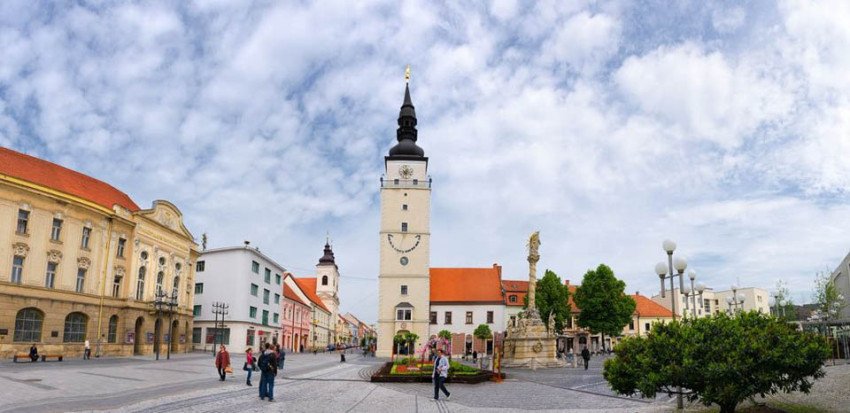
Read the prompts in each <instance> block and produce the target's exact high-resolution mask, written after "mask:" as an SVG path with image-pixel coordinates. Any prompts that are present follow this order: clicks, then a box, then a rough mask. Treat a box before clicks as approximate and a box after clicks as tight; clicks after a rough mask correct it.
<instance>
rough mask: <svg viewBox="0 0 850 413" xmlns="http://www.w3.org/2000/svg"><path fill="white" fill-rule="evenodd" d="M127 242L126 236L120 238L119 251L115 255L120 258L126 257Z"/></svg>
mask: <svg viewBox="0 0 850 413" xmlns="http://www.w3.org/2000/svg"><path fill="white" fill-rule="evenodd" d="M126 244H127V240H126V239H124V238H118V251H116V252H115V256H116V257H119V258H124V245H126Z"/></svg>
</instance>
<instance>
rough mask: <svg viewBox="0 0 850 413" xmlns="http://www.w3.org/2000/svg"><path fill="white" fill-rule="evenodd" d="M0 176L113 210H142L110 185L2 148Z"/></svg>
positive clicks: (0, 151) (0, 150) (0, 149)
mask: <svg viewBox="0 0 850 413" xmlns="http://www.w3.org/2000/svg"><path fill="white" fill-rule="evenodd" d="M0 175H6V176H10V177H13V178H17V179H21V180H24V181H27V182H30V183H33V184H37V185H41V186H45V187H48V188H51V189H54V190H57V191H59V192H64V193H66V194H68V195H73V196H76V197H78V198H82V199H85V200H87V201H90V202H93V203H95V204H98V205H100V206H102V207H105V208H107V209H112V206H113V205H115V204H118V205H121V206H122V207H124V208H126V209H128V210H130V211H133V212H135V211H138V210H139V209H140V208H139V206H138V205H136V203H135V202H133V200H132V199H130V197H129V196H127V194H125V193H123V192H121V191H119V190H117V189H115V188H114V187H112V186H111V185H109V184H107V183H106V182H103V181H99V180H97V179H94V178H92V177H90V176H87V175H83V174H81V173H79V172H77V171H72V170H70V169H68V168H65V167H64V166H60V165H57V164H55V163H52V162H48V161H45V160H43V159H38V158H35V157H32V156H29V155H25V154H22V153H20V152H15V151H13V150H11V149H7V148H2V147H0Z"/></svg>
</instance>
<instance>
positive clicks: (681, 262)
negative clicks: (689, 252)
mask: <svg viewBox="0 0 850 413" xmlns="http://www.w3.org/2000/svg"><path fill="white" fill-rule="evenodd" d="M673 268H675V269H676V271H679V272H684V271H685V268H688V260H686V259H684V258H682V257H676V259H675V260H673Z"/></svg>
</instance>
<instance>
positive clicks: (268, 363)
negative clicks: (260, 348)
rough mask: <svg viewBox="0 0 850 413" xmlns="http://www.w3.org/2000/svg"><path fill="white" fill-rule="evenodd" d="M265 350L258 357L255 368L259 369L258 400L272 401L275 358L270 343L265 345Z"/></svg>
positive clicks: (275, 366)
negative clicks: (266, 399)
mask: <svg viewBox="0 0 850 413" xmlns="http://www.w3.org/2000/svg"><path fill="white" fill-rule="evenodd" d="M265 347H266V350H265V351H264V352H263V354H261V355H260V358H259V359H258V361H257V367H259V368H260V400H265V398H266V397H268V398H269V401H270V402H273V401H274V377H275V376H276V375H277V357H276V356H275V352H274V350H272V345H271V343H266V346H265Z"/></svg>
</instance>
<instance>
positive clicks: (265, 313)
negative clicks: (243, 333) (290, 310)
mask: <svg viewBox="0 0 850 413" xmlns="http://www.w3.org/2000/svg"><path fill="white" fill-rule="evenodd" d="M268 324H269V310H263V325H268Z"/></svg>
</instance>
